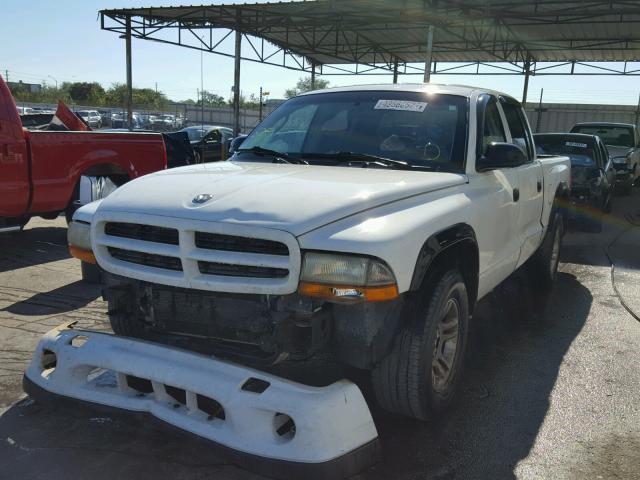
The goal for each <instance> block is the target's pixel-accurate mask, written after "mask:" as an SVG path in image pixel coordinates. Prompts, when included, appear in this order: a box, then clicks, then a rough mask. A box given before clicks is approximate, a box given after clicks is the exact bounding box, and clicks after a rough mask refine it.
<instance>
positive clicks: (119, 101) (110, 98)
mask: <svg viewBox="0 0 640 480" xmlns="http://www.w3.org/2000/svg"><path fill="white" fill-rule="evenodd" d="M132 97H133V105H134V106H135V108H149V109H158V110H161V109H163V108H165V107H167V106H168V105H169V103H170V102H169V99H168V98H167V96H166V95H165V94H164V93H162V92H156V91H155V90H154V89H152V88H134V89H133V90H132ZM105 104H106V105H108V106H111V107H124V106H125V105H126V104H127V86H126V85H125V84H122V83H114V84H113V85H112V86H111V87H110V88H109V89H108V90H107V91H106V95H105Z"/></svg>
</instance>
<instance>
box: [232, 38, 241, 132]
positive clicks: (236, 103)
mask: <svg viewBox="0 0 640 480" xmlns="http://www.w3.org/2000/svg"><path fill="white" fill-rule="evenodd" d="M241 54H242V32H241V31H240V30H236V51H235V57H234V70H233V134H234V135H235V136H236V137H237V136H238V135H240V56H241Z"/></svg>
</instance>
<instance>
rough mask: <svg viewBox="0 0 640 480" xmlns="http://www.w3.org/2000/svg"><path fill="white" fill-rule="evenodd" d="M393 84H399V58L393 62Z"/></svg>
mask: <svg viewBox="0 0 640 480" xmlns="http://www.w3.org/2000/svg"><path fill="white" fill-rule="evenodd" d="M393 83H398V57H395V59H394V60H393Z"/></svg>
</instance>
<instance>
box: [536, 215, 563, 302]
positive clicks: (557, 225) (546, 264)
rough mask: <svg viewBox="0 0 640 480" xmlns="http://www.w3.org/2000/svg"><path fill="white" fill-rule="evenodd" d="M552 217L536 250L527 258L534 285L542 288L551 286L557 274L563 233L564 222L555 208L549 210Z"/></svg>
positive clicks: (545, 288)
mask: <svg viewBox="0 0 640 480" xmlns="http://www.w3.org/2000/svg"><path fill="white" fill-rule="evenodd" d="M551 216H552V217H551V218H552V219H553V220H552V221H551V223H550V225H549V228H548V229H547V233H545V236H544V239H543V240H542V244H541V245H540V247H539V248H538V251H537V252H536V253H535V254H534V255H533V257H531V259H530V260H529V269H530V272H531V274H532V275H533V276H534V278H535V280H536V283H535V284H536V285H538V286H539V287H540V288H542V289H544V290H548V289H550V288H552V287H553V284H554V283H555V281H556V277H557V276H558V264H559V263H560V250H561V249H562V237H563V235H564V222H563V221H562V215H560V214H559V213H558V212H557V210H554V211H553V212H551Z"/></svg>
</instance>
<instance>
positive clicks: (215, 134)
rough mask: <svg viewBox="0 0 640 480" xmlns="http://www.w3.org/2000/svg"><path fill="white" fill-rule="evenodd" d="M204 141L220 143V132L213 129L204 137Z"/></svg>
mask: <svg viewBox="0 0 640 480" xmlns="http://www.w3.org/2000/svg"><path fill="white" fill-rule="evenodd" d="M204 143H220V132H219V131H218V130H213V131H212V132H210V133H209V134H208V135H207V136H206V137H205V139H204Z"/></svg>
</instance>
